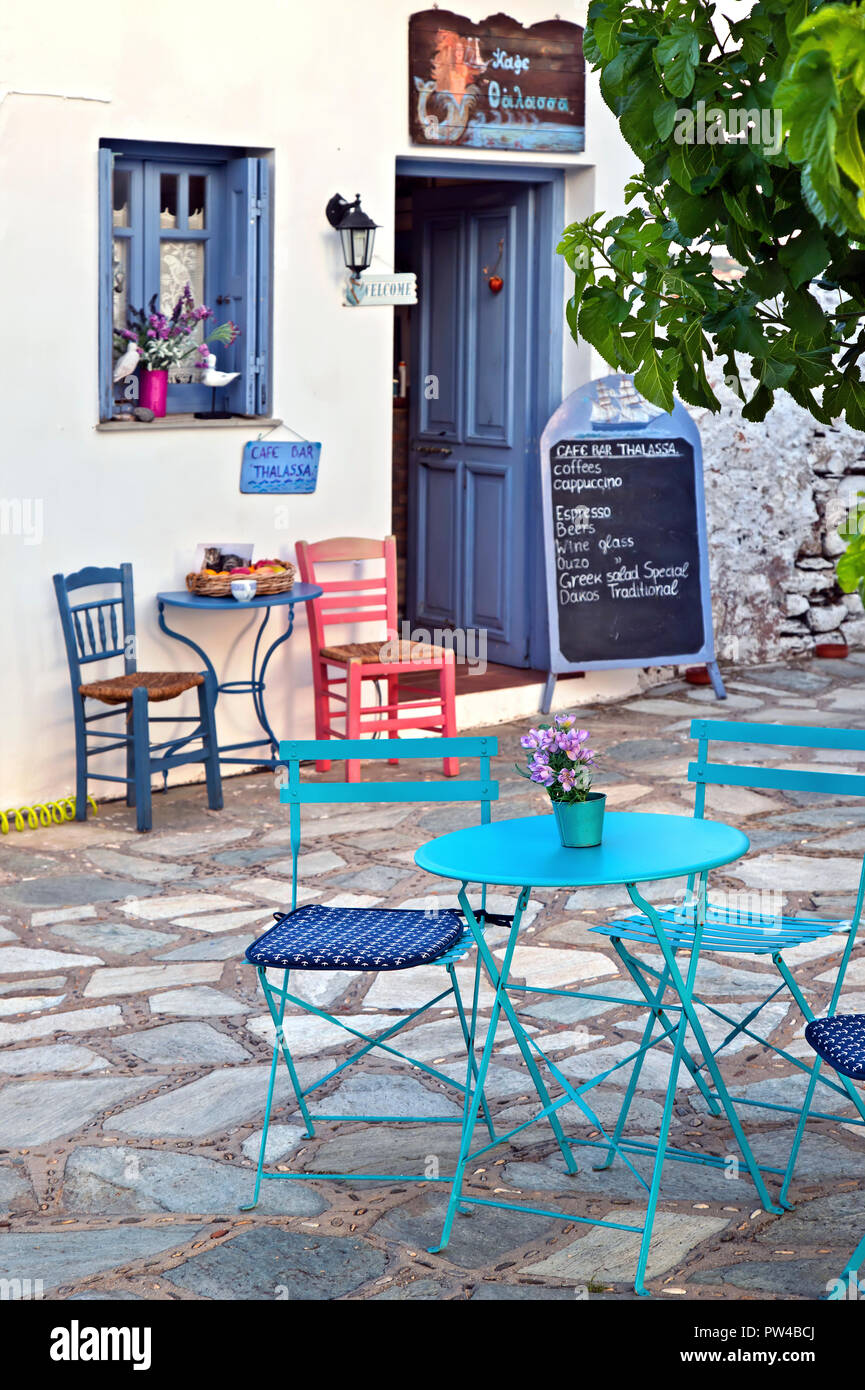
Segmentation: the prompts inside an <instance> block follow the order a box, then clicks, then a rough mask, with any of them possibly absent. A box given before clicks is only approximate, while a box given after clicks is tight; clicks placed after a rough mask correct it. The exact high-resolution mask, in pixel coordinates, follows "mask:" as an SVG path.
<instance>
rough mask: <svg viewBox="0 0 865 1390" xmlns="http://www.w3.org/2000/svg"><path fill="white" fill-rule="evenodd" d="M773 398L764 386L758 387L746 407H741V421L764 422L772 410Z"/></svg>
mask: <svg viewBox="0 0 865 1390" xmlns="http://www.w3.org/2000/svg"><path fill="white" fill-rule="evenodd" d="M773 399H774V397H773V395H772V392H771V391H770V390H769V389H768V387H766V386H758V387H757V390H756V391H755V392H754V394H753V396H752V397H751V399H750V400H749V401H748V403H747V405H743V406H742V418H743V420H754V421H760V420H765V418H766V416H767V415H768V414H769V411H770V410H771V409H772V401H773Z"/></svg>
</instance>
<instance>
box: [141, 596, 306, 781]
mask: <svg viewBox="0 0 865 1390" xmlns="http://www.w3.org/2000/svg"><path fill="white" fill-rule="evenodd" d="M323 592H324V590H323V589H322V588H321V587H320V586H319V585H318V584H294V585H293V586H292V587H291V588H290V589H288V590H287V591H286V592H285V593H284V594H267V595H263V596H262V597H261V598H253V599H249V601H248V602H246V603H238V601H237V599H235V598H232V597H231V596H230V595H229V596H228V597H227V598H205V597H203V596H202V595H201V594H191V593H190V592H189V590H188V589H174V590H171V591H170V592H168V593H163V594H157V595H156V602H157V605H158V608H159V626H160V627H161V629H162V631H163V632H164V633H166V634H167V635H168V636H169V637H176V638H177V641H178V642H184V643H185V644H186V646H187V647H191V648H192V650H193V651H194V652H197V653H198V655H199V656H200V657H201V660H202V661H203V662H204V664H205V666H206V668H207V671H208V673H209V675H210V678H211V680H212V682H213V688H214V691H215V698H218V697H219V695H251V696H252V704H253V708H254V710H255V717H256V719H257V720H258V722H259V724H260V725H261V729H262V732H263V734H264V737H263V738H254V739H247V740H246V741H245V742H243V743H226V744H220V747H219V761H220V762H221V763H255V764H258V765H264V766H270V767H275V766H276V765H277V763H278V762H279V758H278V756H277V755H278V753H279V739H278V737H277V735H276V734H275V733H274V731H273V727H272V725H271V723H270V720H269V719H268V717H267V709H266V707H265V703H264V692H265V689H266V684H265V675H266V673H267V668H268V665H269V664H270V658H271V657H272V656H273V654H274V652H275V651H276V649H277V647H281V646H282V644H283V642H287V641H288V639H289V637H290V636H291V634H292V631H293V629H294V609H295V605H296V604H298V603H309V601H310V599H314V598H318V597H319V595H320V594H322V593H323ZM166 608H185V609H192V610H194V611H196V612H199V613H201V612H204V613H240V614H243V613H245V612H248V610H249V609H250V608H253V609H259V610H261V613H262V618H261V622H260V623H259V625H258V631H257V632H256V634H255V644H254V646H253V649H252V665H251V669H250V673H249V678H248V680H238V681H220V680H219V678H218V676H217V674H216V671H215V669H214V666H213V662H212V661H211V660H210V657H209V656H208V655H207V652H206V651H205V650H204V648H203V647H200V646H199V644H198V643H197V642H194V641H193V639H192V638H191V637H187V636H186V634H185V633H183V632H175V631H174V629H173V628H170V627H169V626H168V624H167V622H166V621H165V610H166ZM274 608H287V609H288V622H287V624H286V626H285V630H284V631H283V632H280V633H279V635H278V636H276V637H275V638H274V640H273V641H272V642H271V644H270V646H269V647H268V648H267V650H266V651H263V650H262V638H263V636H264V630H265V628H266V627H267V625H268V622H269V620H270V614H271V610H272V609H274ZM262 746H267V747H269V749H270V756H269V757H265V756H263V755H261V754H256V755H255V756H254V757H243V756H240V757H237V756H231V755H232V754H238V753H240V754H243V753H244V752H245V751H246V750H247V749H252V748H261V747H262Z"/></svg>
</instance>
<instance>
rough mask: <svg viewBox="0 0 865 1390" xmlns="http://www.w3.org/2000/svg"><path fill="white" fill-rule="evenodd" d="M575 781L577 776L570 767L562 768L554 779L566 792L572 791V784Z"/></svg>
mask: <svg viewBox="0 0 865 1390" xmlns="http://www.w3.org/2000/svg"><path fill="white" fill-rule="evenodd" d="M576 780H577V774H576V773H575V772H574V769H573V768H572V767H563V768H562V770H561V772H560V773H559V775H558V777H557V778H556V781H557V782H558V783H559V784H560V785H561V786H562V787H563V788H564V790H565V791H566V792H572V791H573V790H574V784H575V782H576Z"/></svg>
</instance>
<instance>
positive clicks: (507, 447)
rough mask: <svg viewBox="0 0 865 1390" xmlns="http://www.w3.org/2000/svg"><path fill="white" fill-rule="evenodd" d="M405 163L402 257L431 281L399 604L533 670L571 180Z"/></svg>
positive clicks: (397, 369)
mask: <svg viewBox="0 0 865 1390" xmlns="http://www.w3.org/2000/svg"><path fill="white" fill-rule="evenodd" d="M400 165H401V166H405V165H410V166H411V167H410V168H405V167H398V173H397V180H396V243H395V269H396V270H398V271H414V273H415V274H416V275H417V280H418V303H417V304H416V305H412V306H399V307H397V308H396V309H395V311H394V313H395V317H394V357H393V375H394V428H393V518H392V526H393V530H394V533H395V535H396V537H397V549H398V557H399V605H400V614H401V617H403V618H404V619H406V620H407V621H408V622H409V623H410V624H411V626H412V628H414V629H421V630H424V631H427V632H434V631H435V630H436V629H439V630H443V629H452V630H456V631H457V632H464V633H465V634H467V636H466V642H467V646H468V647H469V648H471V647H472V644H474V647H473V649H474V650H475V651H477V650H478V648H479V645H480V644H481V643H482V645H483V648H484V650H485V652H486V659H487V663H488V669H489V670H490V671H491V672H492V675H493V679H494V680H495V669H496V668H497V669H498V671H499V673H500V683H501V684H510V683H513V681H519V682H522V681H523V680H524V679H534V678H535V676H536V674H537V672H538V671H540V670H543V669H544V667H545V665H546V661H547V651H546V623H545V607H544V603H545V599H544V585H543V565H542V546H541V528H540V506H539V470H538V463H537V446H538V439H539V435H540V431H541V429H542V427H543V425H544V423H545V421H546V419H547V418H548V416H549V415H550V413H551V412H552V410H553V409H554V408H555V407H556V405H558V403H559V401H560V399H561V395H560V392H561V347H562V336H563V315H562V307H561V306H562V282H561V272H560V267H559V266H558V265H557V258H556V257H555V256H554V254H553V251H554V247H555V240H556V236H557V233H558V231H559V230H560V227H561V189H562V178H561V175H560V173H559V171H557V170H551V169H549V168H547V169H545V170H543V171H542V170H537V171H536V170H531V171H529V170H527V169H525V168H521V169H520V170H519V171H512V170H510V169H508V168H507V167H503V166H502V165H501V163H498V164H496V165H495V166H482V165H481V166H478V165H476V166H473V167H472V168H471V169H468V168H466V166H465V165H463V167H462V168H461V169H459V175H461V176H457V174H455V173H454V172H453V171H452V169H449V168H448V167H447V165H446V162H445V161H441V162H440V161H435V166H436V167H435V170H434V168H433V162H432V161H422V160H406V161H400ZM418 166H420V167H418ZM439 166H442V167H439ZM427 170H429V172H427ZM469 173H471V174H473V175H475V176H472V177H466V176H465V175H466V174H469ZM512 173H513V176H511V177H509V175H511V174H512ZM536 180H537V181H536ZM477 679H478V677H475V680H474V681H473V682H472V685H473V686H474V688H477V684H476V682H477ZM485 683H486V681H485Z"/></svg>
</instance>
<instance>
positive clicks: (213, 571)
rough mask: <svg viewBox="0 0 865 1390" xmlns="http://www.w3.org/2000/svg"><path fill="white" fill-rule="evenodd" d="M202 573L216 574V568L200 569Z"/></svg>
mask: <svg viewBox="0 0 865 1390" xmlns="http://www.w3.org/2000/svg"><path fill="white" fill-rule="evenodd" d="M201 573H202V574H216V570H202V571H201Z"/></svg>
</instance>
